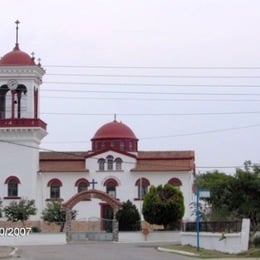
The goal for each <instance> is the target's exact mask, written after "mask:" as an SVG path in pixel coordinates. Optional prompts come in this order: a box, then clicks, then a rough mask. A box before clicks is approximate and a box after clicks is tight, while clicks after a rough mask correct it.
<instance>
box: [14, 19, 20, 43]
mask: <svg viewBox="0 0 260 260" xmlns="http://www.w3.org/2000/svg"><path fill="white" fill-rule="evenodd" d="M15 23H16V39H15V40H16V44H18V30H19V23H20V21H19V20H16V21H15Z"/></svg>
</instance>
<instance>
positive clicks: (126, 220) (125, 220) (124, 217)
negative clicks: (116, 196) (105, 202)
mask: <svg viewBox="0 0 260 260" xmlns="http://www.w3.org/2000/svg"><path fill="white" fill-rule="evenodd" d="M116 219H117V220H118V222H119V230H120V231H132V230H140V227H141V225H140V221H141V218H140V214H139V212H138V210H137V208H136V206H135V205H134V204H133V203H132V202H131V201H130V200H128V201H127V202H124V203H123V208H122V209H121V210H119V211H118V212H117V214H116Z"/></svg>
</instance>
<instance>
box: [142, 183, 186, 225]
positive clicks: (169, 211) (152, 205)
mask: <svg viewBox="0 0 260 260" xmlns="http://www.w3.org/2000/svg"><path fill="white" fill-rule="evenodd" d="M142 212H143V215H144V219H145V220H146V221H147V222H149V223H150V224H157V225H163V226H164V228H165V229H170V228H171V227H177V226H178V225H179V223H180V221H181V219H182V217H183V215H184V198H183V194H182V192H181V191H180V190H179V189H178V188H176V187H174V186H173V185H171V184H166V185H164V186H162V185H159V186H158V187H154V186H151V188H150V189H149V192H148V193H147V194H146V195H145V197H144V202H143V208H142Z"/></svg>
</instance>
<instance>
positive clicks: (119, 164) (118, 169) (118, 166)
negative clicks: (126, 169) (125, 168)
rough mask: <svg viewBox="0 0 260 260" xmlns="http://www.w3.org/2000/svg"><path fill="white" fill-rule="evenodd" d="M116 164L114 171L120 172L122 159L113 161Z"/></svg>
mask: <svg viewBox="0 0 260 260" xmlns="http://www.w3.org/2000/svg"><path fill="white" fill-rule="evenodd" d="M115 163H116V170H117V171H121V170H122V159H121V158H116V159H115Z"/></svg>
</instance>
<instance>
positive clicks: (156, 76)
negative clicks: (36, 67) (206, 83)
mask: <svg viewBox="0 0 260 260" xmlns="http://www.w3.org/2000/svg"><path fill="white" fill-rule="evenodd" d="M46 76H62V77H109V78H185V79H186V78H191V79H200V78H202V79H222V78H223V79H259V78H260V76H256V75H249V76H241V75H237V76H230V75H216V76H212V75H207V76H206V75H144V74H135V75H133V74H88V73H47V74H46Z"/></svg>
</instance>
